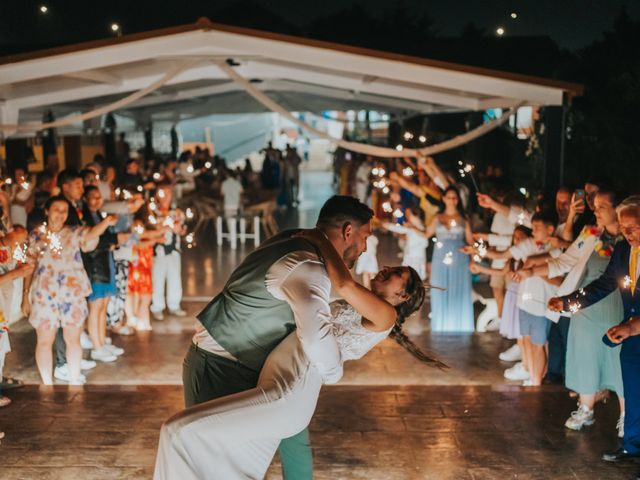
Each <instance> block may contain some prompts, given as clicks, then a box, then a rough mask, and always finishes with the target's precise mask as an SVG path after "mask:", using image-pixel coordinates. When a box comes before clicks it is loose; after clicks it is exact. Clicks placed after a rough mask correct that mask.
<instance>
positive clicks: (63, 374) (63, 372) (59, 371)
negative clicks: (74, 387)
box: [53, 363, 71, 382]
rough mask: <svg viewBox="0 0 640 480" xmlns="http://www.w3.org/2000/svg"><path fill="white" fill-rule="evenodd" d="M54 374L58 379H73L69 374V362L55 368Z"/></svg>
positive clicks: (65, 380) (66, 380)
mask: <svg viewBox="0 0 640 480" xmlns="http://www.w3.org/2000/svg"><path fill="white" fill-rule="evenodd" d="M53 376H54V377H55V378H57V379H58V380H62V381H63V382H68V381H69V380H70V379H71V376H70V375H69V367H67V364H66V363H65V364H64V365H61V366H59V367H56V368H55V369H54V370H53Z"/></svg>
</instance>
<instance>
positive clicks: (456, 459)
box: [0, 175, 640, 480]
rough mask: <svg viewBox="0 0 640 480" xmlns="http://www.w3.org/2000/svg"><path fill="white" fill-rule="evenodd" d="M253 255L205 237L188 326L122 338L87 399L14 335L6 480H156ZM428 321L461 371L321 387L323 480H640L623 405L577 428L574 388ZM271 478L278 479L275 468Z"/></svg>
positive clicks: (3, 414) (396, 368)
mask: <svg viewBox="0 0 640 480" xmlns="http://www.w3.org/2000/svg"><path fill="white" fill-rule="evenodd" d="M303 178H304V177H303ZM306 178H307V182H308V183H310V184H313V185H314V190H312V191H311V190H308V189H307V190H306V191H307V192H312V193H313V194H314V195H316V197H315V198H314V197H312V196H310V194H309V196H307V198H306V200H305V202H303V204H302V207H301V210H300V211H299V212H298V213H296V214H292V215H289V216H286V217H283V218H282V222H281V223H282V224H283V225H287V224H288V225H294V224H300V225H307V226H308V225H310V224H311V223H312V222H313V221H314V220H315V216H316V214H317V207H318V205H319V202H320V201H321V199H323V198H326V195H328V190H329V187H328V185H327V184H326V177H323V176H322V175H320V176H312V175H307V177H306ZM323 181H324V184H325V185H327V188H326V189H324V190H323V189H322V188H318V185H322V184H323ZM381 241H382V242H383V243H382V245H383V248H381V249H380V252H383V253H384V255H382V260H383V261H382V262H381V263H383V264H384V263H388V264H396V263H399V260H398V259H397V258H396V257H395V252H397V250H396V249H393V248H386V246H387V245H391V244H392V240H391V238H390V237H385V236H381ZM250 248H251V247H250V246H247V247H246V248H241V249H239V250H237V251H235V252H232V251H231V250H230V249H229V248H228V247H227V246H224V247H222V248H217V247H216V246H215V245H214V242H212V241H211V240H207V238H206V237H205V238H201V239H200V245H199V246H198V248H196V249H194V250H189V251H187V252H185V255H184V264H183V281H184V285H185V298H186V301H185V303H184V306H185V308H186V309H187V310H188V312H189V313H190V316H189V317H187V318H183V319H178V318H172V317H168V318H167V319H166V320H164V321H163V322H154V323H153V327H154V331H153V332H149V333H144V334H138V335H136V336H134V337H118V336H115V335H114V337H113V338H114V342H115V343H116V344H117V345H119V346H122V347H124V348H125V350H126V353H125V354H124V356H123V357H121V358H120V359H119V360H118V361H117V362H115V363H112V364H100V365H98V367H97V368H96V369H94V370H92V371H90V372H88V374H87V376H88V381H89V384H88V385H86V386H84V387H68V386H66V385H63V384H59V385H56V386H54V387H42V386H38V383H39V378H38V375H37V371H36V369H35V362H34V359H33V352H34V345H35V335H34V332H33V329H31V328H30V327H29V325H28V324H27V323H26V322H25V321H21V322H19V323H18V324H16V325H15V326H14V327H13V329H12V334H11V341H12V346H13V352H11V353H10V354H9V355H8V357H7V366H6V367H5V371H6V373H7V374H11V375H12V376H17V377H19V378H21V379H23V380H25V381H26V382H27V384H28V385H27V386H26V387H24V388H22V389H18V390H13V391H10V392H9V393H8V395H9V396H10V397H11V398H12V400H13V403H12V405H10V406H9V407H6V408H2V409H0V431H4V432H5V433H6V437H5V439H4V440H3V441H2V445H1V446H0V479H2V480H5V479H39V480H49V479H65V480H67V479H69V480H71V479H74V480H75V479H87V480H89V479H101V480H102V479H144V478H150V477H151V473H152V469H153V462H154V457H155V451H156V445H157V439H158V432H159V428H160V425H161V423H162V422H163V420H164V419H166V418H168V417H169V416H170V415H172V414H173V413H175V412H177V411H178V410H180V409H181V408H182V406H183V403H182V396H181V395H182V393H181V387H180V371H181V362H182V357H183V355H184V353H185V351H186V348H187V346H188V344H189V341H190V337H191V335H192V333H193V325H194V322H195V319H194V317H193V315H195V313H197V312H198V311H199V310H200V309H201V308H202V307H203V306H204V304H205V301H206V300H207V299H208V298H210V297H212V296H213V295H214V294H215V292H216V291H217V290H218V289H219V288H220V287H221V285H222V284H223V282H224V279H225V278H226V276H227V275H228V273H229V271H230V270H231V269H232V268H233V267H234V266H235V265H236V264H237V262H238V261H239V260H240V259H241V258H242V257H243V256H244V255H245V254H246V252H247V251H248V250H249V249H250ZM427 312H428V307H427V308H425V309H424V310H423V311H422V312H421V314H420V315H419V316H416V317H415V318H413V319H411V321H410V322H409V324H408V325H407V329H408V331H409V333H410V334H411V335H412V338H413V339H414V340H415V342H416V343H417V344H419V345H420V346H421V347H422V348H428V349H430V350H431V351H433V352H434V353H435V354H437V355H438V356H439V357H440V358H441V359H442V360H443V361H445V362H446V363H447V364H448V365H450V367H451V369H450V370H449V371H446V372H441V371H438V370H434V369H430V368H428V367H425V366H424V365H422V364H420V363H419V362H418V361H416V360H415V359H413V357H411V356H410V355H409V354H408V353H407V352H405V351H404V350H402V349H401V348H400V347H399V346H398V345H397V344H395V343H394V342H393V341H392V340H385V341H384V342H383V343H381V344H380V345H379V346H377V347H376V348H375V349H374V350H373V351H372V352H370V353H369V354H368V355H367V356H366V357H365V358H364V359H363V360H361V361H359V362H350V363H348V364H347V365H346V368H345V377H344V379H343V380H342V381H341V383H340V384H339V385H337V386H328V387H325V388H324V389H323V391H322V394H321V398H320V402H319V405H318V410H317V413H316V415H315V417H314V419H313V421H312V423H311V440H312V445H313V449H314V462H315V471H316V478H317V479H332V480H334V479H385V480H387V479H431V478H432V479H456V480H458V479H473V480H478V479H548V478H553V479H572V480H575V479H585V480H586V479H589V480H591V479H607V480H609V479H611V480H614V479H630V478H635V477H634V476H633V474H634V473H635V472H636V470H640V466H636V465H633V464H623V465H610V464H605V463H603V462H602V461H600V454H601V452H602V451H603V450H606V449H610V448H612V447H615V446H616V438H615V428H614V427H615V423H616V419H617V406H616V404H617V402H616V401H615V399H612V400H613V401H611V402H609V403H608V404H607V405H604V406H600V405H599V406H598V407H599V408H597V409H596V423H595V425H593V426H592V427H589V428H588V429H586V430H585V431H583V432H572V431H569V430H566V429H565V428H564V427H563V423H564V421H565V419H566V417H567V416H568V415H569V413H570V412H571V411H572V410H573V409H574V408H575V400H573V399H571V398H569V396H568V393H567V392H566V391H565V390H564V389H563V388H561V387H559V386H554V385H545V386H543V387H540V388H534V389H522V388H521V387H519V386H518V385H516V384H515V383H513V382H508V381H505V380H504V378H503V377H502V371H503V370H504V368H506V367H507V366H509V364H505V363H503V362H500V361H499V360H498V359H497V355H498V353H499V352H500V351H502V350H503V349H504V348H506V347H507V346H508V345H509V344H508V342H505V341H504V340H503V339H502V338H501V337H500V336H499V335H497V334H496V333H486V334H473V335H431V334H430V332H429V331H428V320H427ZM268 478H269V479H277V478H280V468H279V464H278V459H277V458H276V459H275V461H274V463H273V465H272V466H271V468H270V470H269V474H268ZM176 480H179V479H176Z"/></svg>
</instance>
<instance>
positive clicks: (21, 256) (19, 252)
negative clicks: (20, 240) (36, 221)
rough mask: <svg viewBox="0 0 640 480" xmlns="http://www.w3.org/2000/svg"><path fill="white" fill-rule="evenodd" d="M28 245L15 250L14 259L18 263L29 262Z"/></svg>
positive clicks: (17, 246)
mask: <svg viewBox="0 0 640 480" xmlns="http://www.w3.org/2000/svg"><path fill="white" fill-rule="evenodd" d="M27 248H28V246H27V244H26V243H25V244H18V245H16V248H14V249H13V259H14V260H15V261H16V262H18V263H26V262H27Z"/></svg>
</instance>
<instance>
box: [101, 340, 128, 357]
mask: <svg viewBox="0 0 640 480" xmlns="http://www.w3.org/2000/svg"><path fill="white" fill-rule="evenodd" d="M104 348H105V349H107V351H109V352H111V353H113V354H114V355H115V356H116V357H119V356H120V355H122V354H123V353H124V348H120V347H116V346H115V345H113V344H112V343H110V344H107V345H105V346H104Z"/></svg>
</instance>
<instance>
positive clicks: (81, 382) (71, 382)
mask: <svg viewBox="0 0 640 480" xmlns="http://www.w3.org/2000/svg"><path fill="white" fill-rule="evenodd" d="M85 383H87V377H85V376H84V375H83V374H80V376H79V377H78V378H76V379H75V380H71V379H69V385H84V384H85Z"/></svg>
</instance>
